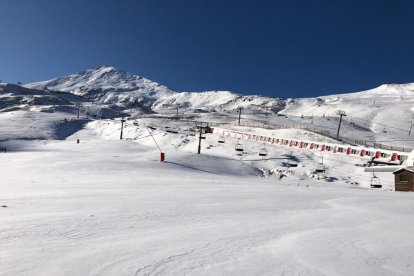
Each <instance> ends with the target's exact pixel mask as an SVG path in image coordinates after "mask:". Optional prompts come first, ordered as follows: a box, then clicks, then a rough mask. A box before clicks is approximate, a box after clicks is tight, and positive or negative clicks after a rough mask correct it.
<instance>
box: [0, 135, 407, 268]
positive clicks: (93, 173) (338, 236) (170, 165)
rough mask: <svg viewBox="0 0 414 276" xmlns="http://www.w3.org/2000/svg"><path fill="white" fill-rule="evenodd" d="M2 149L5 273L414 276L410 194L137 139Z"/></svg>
mask: <svg viewBox="0 0 414 276" xmlns="http://www.w3.org/2000/svg"><path fill="white" fill-rule="evenodd" d="M21 143H24V144H25V145H26V146H25V147H22V148H21V149H22V151H20V152H12V153H8V154H1V155H0V168H1V169H0V174H1V176H0V177H1V178H0V206H4V207H1V208H0V275H159V274H161V275H186V274H191V275H412V274H414V266H413V258H414V241H412V240H411V237H412V233H413V231H414V223H413V220H412V218H413V213H414V201H413V199H414V194H412V193H398V192H386V191H375V190H367V189H360V188H357V187H352V186H350V185H345V184H344V183H341V182H340V181H339V182H335V183H327V182H318V181H314V180H311V179H307V180H304V181H302V182H298V181H297V180H294V181H293V180H292V181H290V180H289V179H287V180H286V181H277V180H276V178H272V177H268V178H263V177H260V176H258V171H257V170H256V169H255V168H253V167H250V166H247V165H245V166H243V165H240V162H236V161H234V160H231V159H222V158H219V157H213V156H205V155H204V156H203V155H201V156H197V155H192V154H190V153H186V152H179V151H177V152H173V153H170V154H169V155H168V156H167V160H168V161H169V162H166V163H160V162H158V153H157V152H155V151H153V149H151V148H149V147H146V146H143V145H139V144H138V143H135V142H133V141H105V140H90V141H86V142H82V143H81V144H79V145H76V144H75V143H74V142H73V141H60V142H51V141H49V142H21Z"/></svg>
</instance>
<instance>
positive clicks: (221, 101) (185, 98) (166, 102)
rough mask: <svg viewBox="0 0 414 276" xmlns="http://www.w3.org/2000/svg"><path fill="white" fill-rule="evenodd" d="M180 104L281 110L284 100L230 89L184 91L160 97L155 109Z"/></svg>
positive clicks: (216, 108) (192, 107) (217, 108)
mask: <svg viewBox="0 0 414 276" xmlns="http://www.w3.org/2000/svg"><path fill="white" fill-rule="evenodd" d="M176 105H179V107H180V109H190V110H197V109H202V110H207V111H218V112H221V111H227V110H234V109H236V108H238V107H243V108H249V109H251V110H257V109H259V110H269V111H271V110H277V111H278V110H280V109H281V107H283V106H284V101H283V100H281V99H276V98H269V97H262V96H243V95H240V94H236V93H233V92H230V91H206V92H198V93H197V92H182V93H176V94H173V95H170V96H165V97H162V98H160V99H159V100H158V101H157V102H155V103H154V106H153V109H154V110H156V111H159V112H161V111H163V110H164V109H168V108H171V107H175V106H176Z"/></svg>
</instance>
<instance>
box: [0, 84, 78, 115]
mask: <svg viewBox="0 0 414 276" xmlns="http://www.w3.org/2000/svg"><path fill="white" fill-rule="evenodd" d="M82 101H84V99H83V98H82V97H79V96H76V95H73V94H70V93H64V92H56V91H45V90H38V89H30V88H26V87H22V86H19V85H15V84H7V83H0V110H1V111H9V110H15V109H24V108H26V107H27V106H29V105H38V106H48V105H71V104H73V102H82Z"/></svg>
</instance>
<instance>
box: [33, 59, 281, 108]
mask: <svg viewBox="0 0 414 276" xmlns="http://www.w3.org/2000/svg"><path fill="white" fill-rule="evenodd" d="M26 87H28V88H36V89H46V88H47V89H51V90H57V91H65V92H70V93H73V94H76V95H82V96H84V97H86V98H88V99H90V100H93V101H97V102H100V103H104V104H111V105H117V106H118V107H121V108H122V107H123V108H132V107H135V108H141V109H143V110H144V111H147V112H149V111H151V110H154V111H156V112H162V111H164V110H168V109H171V108H175V106H176V105H177V104H179V105H180V106H181V108H185V109H189V110H194V109H203V110H206V111H222V110H228V109H234V108H237V107H238V106H242V107H250V108H252V109H264V110H273V108H274V107H277V108H279V109H277V110H280V107H281V106H283V102H282V101H281V100H280V99H273V98H268V97H260V96H243V95H239V94H236V93H233V92H229V91H207V92H181V93H178V92H175V91H173V90H171V89H169V88H168V87H166V86H163V85H161V84H159V83H157V82H154V81H151V80H148V79H146V78H143V77H140V76H137V75H134V74H131V73H128V72H125V71H122V70H119V69H116V68H114V67H110V66H100V67H96V68H92V69H88V70H86V71H84V72H80V73H77V74H73V75H70V76H66V77H60V78H56V79H52V80H49V81H42V82H36V83H31V84H28V85H26Z"/></svg>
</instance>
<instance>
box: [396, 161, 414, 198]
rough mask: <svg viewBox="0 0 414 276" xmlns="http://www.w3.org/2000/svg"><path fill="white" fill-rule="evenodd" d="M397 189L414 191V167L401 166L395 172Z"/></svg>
mask: <svg viewBox="0 0 414 276" xmlns="http://www.w3.org/2000/svg"><path fill="white" fill-rule="evenodd" d="M393 174H394V176H395V191H401V192H414V167H407V168H401V169H399V170H396V171H395V172H393Z"/></svg>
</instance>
